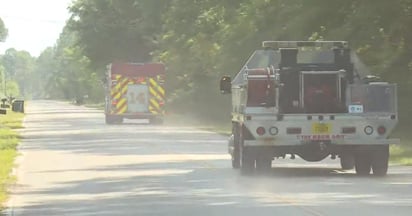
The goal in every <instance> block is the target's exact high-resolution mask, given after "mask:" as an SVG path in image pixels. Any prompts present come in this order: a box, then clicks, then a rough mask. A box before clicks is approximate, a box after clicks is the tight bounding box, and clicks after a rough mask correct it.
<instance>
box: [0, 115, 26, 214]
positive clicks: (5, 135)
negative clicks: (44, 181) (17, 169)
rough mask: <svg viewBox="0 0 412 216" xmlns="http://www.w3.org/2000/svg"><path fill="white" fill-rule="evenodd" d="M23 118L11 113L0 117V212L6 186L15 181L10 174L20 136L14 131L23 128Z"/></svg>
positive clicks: (4, 199)
mask: <svg viewBox="0 0 412 216" xmlns="http://www.w3.org/2000/svg"><path fill="white" fill-rule="evenodd" d="M23 117H24V114H22V113H14V112H11V111H8V113H7V115H1V116H0V210H2V208H3V203H4V202H5V201H6V200H7V186H8V185H9V184H11V183H12V182H13V181H14V180H15V179H14V176H11V175H10V174H11V170H12V169H13V165H14V159H15V158H16V156H17V144H18V143H19V140H20V136H19V134H18V133H17V132H16V131H15V130H14V129H19V128H23Z"/></svg>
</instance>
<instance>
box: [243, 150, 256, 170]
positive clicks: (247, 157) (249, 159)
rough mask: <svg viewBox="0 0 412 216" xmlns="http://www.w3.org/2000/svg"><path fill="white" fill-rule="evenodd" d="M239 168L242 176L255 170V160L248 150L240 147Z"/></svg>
mask: <svg viewBox="0 0 412 216" xmlns="http://www.w3.org/2000/svg"><path fill="white" fill-rule="evenodd" d="M240 155H241V159H240V161H241V167H240V172H241V173H242V174H243V175H250V174H251V173H252V172H253V170H254V169H255V158H254V157H253V155H252V151H251V149H250V148H245V147H241V154H240Z"/></svg>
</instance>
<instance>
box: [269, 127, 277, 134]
mask: <svg viewBox="0 0 412 216" xmlns="http://www.w3.org/2000/svg"><path fill="white" fill-rule="evenodd" d="M269 133H270V135H272V136H275V135H277V134H278V133H279V129H278V128H277V127H271V128H269Z"/></svg>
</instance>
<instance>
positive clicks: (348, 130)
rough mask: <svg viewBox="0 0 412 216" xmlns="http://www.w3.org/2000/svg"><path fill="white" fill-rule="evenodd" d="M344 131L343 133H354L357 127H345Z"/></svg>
mask: <svg viewBox="0 0 412 216" xmlns="http://www.w3.org/2000/svg"><path fill="white" fill-rule="evenodd" d="M342 133H343V134H354V133H356V127H343V128H342Z"/></svg>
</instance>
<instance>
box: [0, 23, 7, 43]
mask: <svg viewBox="0 0 412 216" xmlns="http://www.w3.org/2000/svg"><path fill="white" fill-rule="evenodd" d="M7 33H8V31H7V28H6V26H5V25H4V22H3V20H2V19H1V18H0V42H3V41H5V40H6V38H7Z"/></svg>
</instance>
